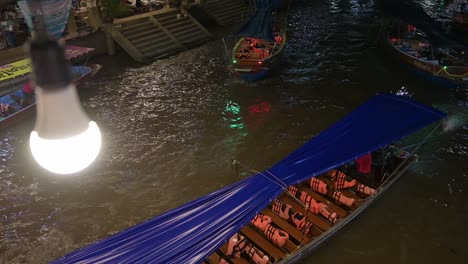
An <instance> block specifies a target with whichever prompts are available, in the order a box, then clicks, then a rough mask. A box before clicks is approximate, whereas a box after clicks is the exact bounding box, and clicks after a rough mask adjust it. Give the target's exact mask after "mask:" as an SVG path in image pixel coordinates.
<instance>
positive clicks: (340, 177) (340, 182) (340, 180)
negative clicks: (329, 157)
mask: <svg viewBox="0 0 468 264" xmlns="http://www.w3.org/2000/svg"><path fill="white" fill-rule="evenodd" d="M327 174H328V175H329V176H330V177H331V179H332V181H333V182H335V189H337V190H341V189H346V188H351V187H354V185H356V180H354V179H353V180H352V181H347V176H346V174H344V173H343V172H341V171H339V170H331V171H329V172H328V173H327Z"/></svg>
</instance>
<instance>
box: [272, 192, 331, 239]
mask: <svg viewBox="0 0 468 264" xmlns="http://www.w3.org/2000/svg"><path fill="white" fill-rule="evenodd" d="M279 200H281V201H282V202H284V203H287V204H289V205H291V207H292V209H294V211H296V212H300V213H301V214H303V215H304V216H306V217H308V218H309V220H310V222H311V223H312V224H313V225H314V226H316V227H317V228H318V229H320V230H321V231H327V230H328V229H330V227H331V226H332V225H331V224H330V223H328V222H327V221H326V220H325V219H323V218H321V217H320V216H318V215H314V214H313V213H311V212H308V211H307V210H306V209H305V208H304V207H303V206H302V205H301V204H299V203H298V202H297V201H296V200H295V199H293V198H291V197H289V196H288V195H282V196H281V197H280V198H279Z"/></svg>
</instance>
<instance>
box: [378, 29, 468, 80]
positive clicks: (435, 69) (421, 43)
mask: <svg viewBox="0 0 468 264" xmlns="http://www.w3.org/2000/svg"><path fill="white" fill-rule="evenodd" d="M397 27H398V30H395V29H393V31H395V32H392V33H389V34H388V35H387V40H386V43H387V44H388V46H390V47H391V49H392V50H393V51H394V52H395V53H396V54H397V55H398V57H399V58H400V59H401V60H402V61H403V62H404V63H406V64H408V65H410V66H412V68H413V69H415V70H417V72H418V73H420V74H421V75H422V76H423V77H424V78H426V79H429V80H431V81H434V82H435V83H438V84H441V85H443V86H447V87H456V86H464V85H468V65H467V64H466V62H465V61H464V59H465V58H464V57H463V55H462V53H461V52H458V51H457V50H456V49H454V48H436V47H434V46H433V45H432V43H431V42H430V41H429V39H428V37H427V36H426V34H425V33H424V32H422V31H421V30H419V29H417V28H416V27H414V26H412V25H406V27H402V24H398V25H397Z"/></svg>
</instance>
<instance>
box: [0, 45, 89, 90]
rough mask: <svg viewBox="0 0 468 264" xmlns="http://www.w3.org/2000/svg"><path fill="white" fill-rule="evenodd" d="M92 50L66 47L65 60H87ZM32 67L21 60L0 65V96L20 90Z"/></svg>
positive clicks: (27, 60) (28, 61)
mask: <svg viewBox="0 0 468 264" xmlns="http://www.w3.org/2000/svg"><path fill="white" fill-rule="evenodd" d="M93 51H94V49H93V48H87V47H80V46H73V45H67V46H66V47H65V58H66V59H67V60H69V61H70V62H72V63H74V62H77V61H78V60H87V59H89V54H90V53H91V52H93ZM31 71H32V67H31V62H30V59H23V60H20V61H16V62H13V63H9V64H6V65H0V96H2V95H5V94H9V93H11V92H13V91H16V90H18V89H19V88H21V87H22V86H23V85H24V84H25V83H26V81H27V80H28V79H29V73H31Z"/></svg>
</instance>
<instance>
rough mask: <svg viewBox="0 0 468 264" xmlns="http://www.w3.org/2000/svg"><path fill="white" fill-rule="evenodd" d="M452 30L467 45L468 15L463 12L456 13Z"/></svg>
mask: <svg viewBox="0 0 468 264" xmlns="http://www.w3.org/2000/svg"><path fill="white" fill-rule="evenodd" d="M451 30H452V32H453V33H455V34H456V35H458V37H459V38H461V39H462V41H464V42H465V44H466V43H468V14H464V13H462V12H457V13H455V15H454V17H453V19H452V25H451Z"/></svg>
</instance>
